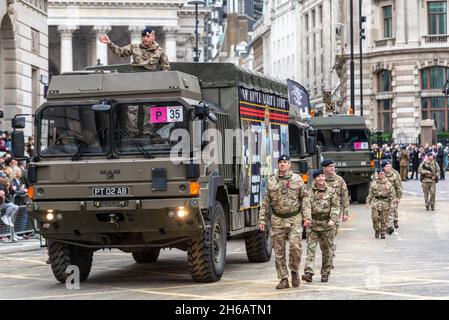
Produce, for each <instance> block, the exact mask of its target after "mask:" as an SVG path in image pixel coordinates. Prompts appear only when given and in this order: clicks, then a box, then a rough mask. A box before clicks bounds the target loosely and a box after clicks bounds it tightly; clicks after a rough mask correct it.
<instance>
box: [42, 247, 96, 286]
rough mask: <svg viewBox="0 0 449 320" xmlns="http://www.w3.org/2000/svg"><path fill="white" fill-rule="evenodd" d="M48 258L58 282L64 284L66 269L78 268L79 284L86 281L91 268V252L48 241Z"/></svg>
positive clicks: (66, 274)
mask: <svg viewBox="0 0 449 320" xmlns="http://www.w3.org/2000/svg"><path fill="white" fill-rule="evenodd" d="M48 256H49V258H50V259H49V261H50V265H51V269H52V271H53V275H54V276H55V278H56V280H58V281H59V282H63V283H64V282H65V281H66V279H67V277H68V276H69V274H68V273H66V270H67V267H68V266H71V265H74V266H77V267H78V268H79V275H80V282H84V281H86V279H87V277H88V276H89V272H90V268H91V267H92V256H93V251H92V250H91V249H88V248H83V247H78V246H73V245H70V244H65V243H62V242H57V241H53V240H49V241H48Z"/></svg>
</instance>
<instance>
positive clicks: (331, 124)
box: [308, 115, 374, 203]
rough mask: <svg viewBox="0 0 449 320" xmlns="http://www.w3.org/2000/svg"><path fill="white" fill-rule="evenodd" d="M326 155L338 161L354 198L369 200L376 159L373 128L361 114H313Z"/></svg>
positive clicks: (321, 149)
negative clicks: (372, 134)
mask: <svg viewBox="0 0 449 320" xmlns="http://www.w3.org/2000/svg"><path fill="white" fill-rule="evenodd" d="M308 122H309V123H310V124H311V125H312V126H313V127H315V129H316V132H317V142H318V145H319V147H320V151H321V154H322V156H323V157H324V158H325V159H332V160H334V161H335V167H336V170H337V173H338V174H339V175H340V176H342V177H343V179H344V180H345V182H346V184H347V185H348V189H349V192H350V195H351V200H353V201H358V202H359V203H365V202H366V197H367V196H368V191H369V183H370V178H371V175H372V174H373V173H374V161H373V156H372V152H371V145H370V131H369V130H368V128H367V126H366V123H365V120H364V119H363V117H361V116H353V115H333V116H327V117H313V118H310V119H309V120H308Z"/></svg>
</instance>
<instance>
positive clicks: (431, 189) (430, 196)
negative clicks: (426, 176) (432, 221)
mask: <svg viewBox="0 0 449 320" xmlns="http://www.w3.org/2000/svg"><path fill="white" fill-rule="evenodd" d="M421 186H422V191H423V193H424V201H425V203H426V207H429V206H435V193H436V191H437V188H436V183H432V182H427V183H421Z"/></svg>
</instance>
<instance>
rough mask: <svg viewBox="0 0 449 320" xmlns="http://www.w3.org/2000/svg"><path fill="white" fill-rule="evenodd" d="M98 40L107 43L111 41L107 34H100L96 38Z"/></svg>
mask: <svg viewBox="0 0 449 320" xmlns="http://www.w3.org/2000/svg"><path fill="white" fill-rule="evenodd" d="M98 40H100V42H101V43H106V44H109V43H110V42H111V40H110V39H109V37H108V36H107V35H102V36H100V37H99V38H98Z"/></svg>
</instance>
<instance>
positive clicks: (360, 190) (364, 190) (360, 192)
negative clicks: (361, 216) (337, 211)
mask: <svg viewBox="0 0 449 320" xmlns="http://www.w3.org/2000/svg"><path fill="white" fill-rule="evenodd" d="M368 193H369V183H364V184H359V185H358V186H357V201H358V203H366V197H368Z"/></svg>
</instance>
